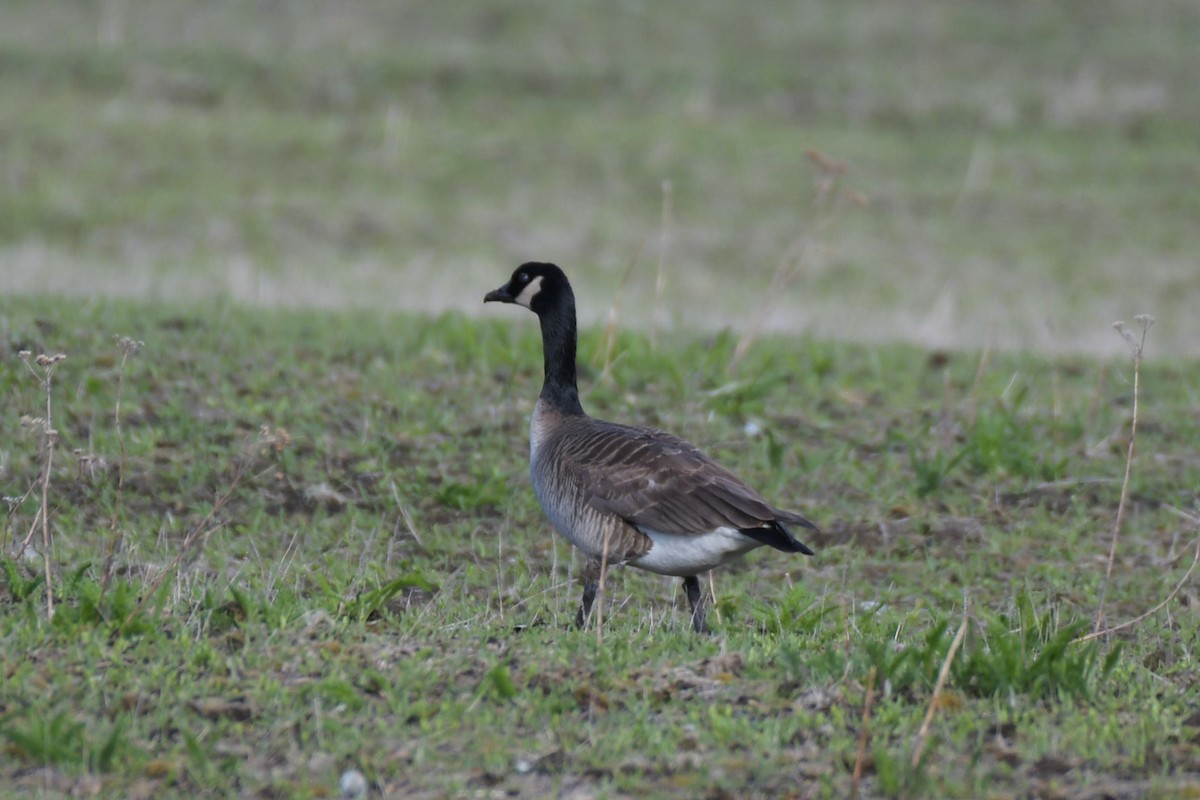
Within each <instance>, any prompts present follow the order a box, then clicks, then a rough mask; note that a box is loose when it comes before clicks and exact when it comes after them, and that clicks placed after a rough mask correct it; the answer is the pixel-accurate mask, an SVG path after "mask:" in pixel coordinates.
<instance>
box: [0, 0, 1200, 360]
mask: <svg viewBox="0 0 1200 800" xmlns="http://www.w3.org/2000/svg"><path fill="white" fill-rule="evenodd" d="M1197 30H1200V7H1198V6H1197V5H1196V4H1195V3H1194V2H1191V1H1190V0H1147V1H1146V2H1139V3H1136V4H1131V3H1128V2H1122V0H1088V2H1075V3H1045V2H1040V0H1018V1H1017V2H1004V3H961V2H957V0H920V2H909V3H896V2H887V1H886V0H854V1H853V2H843V3H826V2H817V1H816V0H808V1H807V2H792V0H788V1H787V2H784V1H783V0H770V1H769V2H760V3H756V4H755V6H754V8H753V9H746V8H743V7H741V6H740V5H737V4H729V3H725V2H719V1H718V0H701V2H691V3H687V4H686V5H684V4H682V3H678V2H658V3H641V2H633V1H632V0H630V1H628V2H617V3H611V2H598V1H592V2H573V3H557V2H551V0H537V1H536V2H529V1H528V0H522V2H461V3H453V4H444V3H393V2H387V0H363V1H362V2H354V3H331V2H327V1H326V0H289V1H288V2H270V1H268V0H252V1H250V2H247V1H246V0H237V1H236V2H235V1H234V0H97V2H92V3H80V2H74V1H73V0H11V2H5V3H4V4H3V8H0V119H2V120H3V122H4V125H3V131H2V133H0V160H2V162H3V164H4V167H3V169H2V170H0V182H2V183H0V259H2V263H3V270H4V278H3V280H4V286H5V287H6V288H9V287H11V289H13V290H17V291H21V292H39V291H55V292H70V293H73V294H76V295H80V296H84V297H90V296H94V295H96V294H101V293H103V294H110V295H112V294H116V295H132V296H136V297H143V298H150V299H158V298H165V299H171V298H177V297H180V296H188V297H195V296H201V295H203V296H213V295H216V296H220V295H228V296H232V297H235V298H237V299H240V300H243V301H247V302H254V303H261V304H268V305H289V306H313V305H318V306H336V307H345V306H361V305H368V306H374V307H378V308H382V309H385V310H398V309H407V310H416V311H426V312H434V313H437V312H440V311H442V310H445V309H458V310H463V309H469V310H471V312H472V313H474V310H475V298H474V296H473V295H471V294H464V293H463V292H462V291H461V289H462V287H463V286H466V285H481V284H487V283H491V282H493V281H494V272H495V270H496V268H497V265H498V264H500V265H504V266H505V267H509V268H511V266H512V265H513V264H516V263H519V262H521V261H525V260H529V259H530V258H538V259H542V260H553V261H557V262H559V263H562V264H564V265H566V266H568V267H571V268H573V269H574V271H575V272H576V273H585V274H587V275H588V277H589V281H590V285H591V286H593V287H596V288H595V289H594V290H595V291H598V292H601V293H602V296H604V297H606V298H607V297H610V296H612V294H613V293H614V291H615V288H616V287H617V286H618V285H619V284H620V283H621V281H622V278H623V276H624V275H625V272H626V270H627V268H628V267H629V265H630V264H634V265H636V267H637V269H635V271H634V273H633V274H634V277H633V279H632V284H631V291H629V292H627V293H626V295H625V302H626V312H627V313H626V316H627V319H628V321H629V322H628V324H636V325H639V326H642V327H646V325H647V318H648V317H649V316H650V315H651V312H652V305H653V304H652V301H651V300H650V298H652V297H653V294H654V292H653V287H654V285H655V273H656V265H657V264H658V262H659V260H660V255H661V258H662V261H663V264H664V265H665V268H666V271H667V275H668V285H669V287H670V291H671V293H672V296H673V298H674V300H675V302H674V303H673V304H672V305H671V306H669V307H668V308H667V309H665V310H664V313H663V314H662V317H663V319H664V321H672V322H677V323H679V324H681V325H683V326H686V327H690V328H693V329H697V328H698V329H702V330H718V329H720V328H722V327H724V326H726V325H733V326H735V327H740V326H743V325H745V324H747V322H748V321H753V322H754V323H755V324H762V325H765V326H766V327H769V328H772V329H776V330H780V331H789V332H798V331H806V332H812V333H815V334H818V335H820V336H822V337H836V338H841V339H853V340H870V341H893V340H897V339H900V340H907V341H912V342H917V343H921V344H923V345H926V346H937V347H946V346H956V347H964V346H965V347H985V346H991V345H1001V346H1005V347H1015V346H1019V347H1032V348H1036V349H1039V350H1042V351H1049V352H1085V351H1086V352H1093V353H1099V354H1103V355H1107V356H1116V355H1120V354H1122V352H1123V351H1122V350H1121V345H1120V343H1119V341H1118V342H1114V340H1113V338H1112V337H1111V335H1110V334H1109V333H1108V330H1107V326H1108V324H1109V323H1110V322H1112V321H1113V320H1116V319H1127V318H1128V317H1130V316H1131V315H1132V314H1135V313H1141V312H1151V313H1154V314H1155V315H1156V316H1157V317H1158V318H1159V325H1158V330H1157V331H1156V348H1155V350H1156V352H1157V353H1164V354H1165V353H1179V354H1189V355H1192V356H1196V355H1198V354H1200V345H1198V344H1197V343H1198V342H1200V318H1198V317H1197V315H1196V314H1195V313H1193V310H1194V309H1195V308H1196V306H1197V305H1198V304H1200V286H1198V282H1197V281H1196V280H1195V274H1196V263H1195V253H1197V252H1200V226H1197V225H1196V224H1195V221H1196V219H1198V218H1200V193H1198V192H1197V191H1196V186H1197V184H1198V183H1200V166H1198V162H1197V159H1196V149H1195V147H1196V145H1195V131H1196V130H1197V128H1198V127H1200V85H1198V84H1197V82H1196V80H1195V76H1196V75H1197V74H1200V49H1198V48H1196V47H1195V32H1196V31H1197ZM808 151H816V152H819V153H822V154H824V156H825V157H826V158H828V159H830V160H831V161H833V162H835V163H838V164H841V165H843V166H845V167H846V169H847V170H848V171H847V172H845V173H844V174H843V175H842V176H841V179H840V188H845V189H848V190H852V191H853V192H856V193H858V195H860V196H861V197H863V198H866V200H867V201H868V202H867V204H866V205H865V206H863V205H860V204H858V203H855V202H851V201H849V200H846V199H845V198H844V197H843V196H842V195H840V194H838V193H837V192H833V193H831V194H825V195H822V194H821V191H820V184H821V183H822V181H823V180H825V179H826V178H828V177H829V176H828V175H825V174H823V173H822V172H821V171H819V170H816V169H814V168H813V167H812V165H811V163H810V162H809V160H808V158H807V157H806V153H807V152H808ZM664 182H669V185H670V191H669V195H668V194H666V193H664ZM668 197H669V213H666V214H664V203H665V200H667V199H668ZM839 197H843V200H842V201H840V202H839V200H838V198H839ZM664 217H665V218H666V219H665V222H664ZM661 242H665V246H660V243H661ZM781 266H782V269H783V271H784V272H786V273H788V274H789V275H790V276H791V278H792V279H791V281H790V282H788V283H787V285H786V286H785V287H784V288H783V289H774V290H770V289H769V287H770V286H771V285H772V276H773V275H774V274H775V273H776V271H777V270H778V269H780V268H781ZM768 293H769V294H770V296H771V297H772V298H773V299H772V301H771V302H770V303H764V301H763V298H764V296H766V295H767V294H768ZM764 306H765V307H764ZM603 311H604V309H603V307H601V306H599V305H596V306H592V307H591V308H590V310H589V314H591V319H592V320H597V319H600V318H601V315H602V313H603Z"/></svg>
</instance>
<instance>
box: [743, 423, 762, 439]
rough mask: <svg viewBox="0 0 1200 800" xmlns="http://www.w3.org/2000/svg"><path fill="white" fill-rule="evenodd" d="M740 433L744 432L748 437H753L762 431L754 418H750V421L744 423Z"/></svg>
mask: <svg viewBox="0 0 1200 800" xmlns="http://www.w3.org/2000/svg"><path fill="white" fill-rule="evenodd" d="M742 433H744V434H746V435H747V436H749V437H750V438H754V437H755V436H758V435H759V434H760V433H762V425H759V424H758V423H757V422H755V421H754V420H751V421H749V422H747V423H746V424H745V426H744V427H743V428H742Z"/></svg>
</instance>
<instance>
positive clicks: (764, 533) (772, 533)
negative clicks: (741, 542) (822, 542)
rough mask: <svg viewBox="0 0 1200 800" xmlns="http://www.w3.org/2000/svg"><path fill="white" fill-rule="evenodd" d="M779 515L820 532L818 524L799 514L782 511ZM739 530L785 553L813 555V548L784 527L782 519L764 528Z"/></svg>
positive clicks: (788, 520) (785, 520) (794, 523)
mask: <svg viewBox="0 0 1200 800" xmlns="http://www.w3.org/2000/svg"><path fill="white" fill-rule="evenodd" d="M779 516H780V518H781V519H782V520H783V522H787V523H790V524H792V525H800V526H801V527H804V528H808V529H810V530H814V531H817V532H818V533H820V531H819V530H818V528H817V526H816V525H813V524H812V523H811V522H809V521H808V520H806V519H805V518H804V517H802V516H800V515H799V514H791V513H787V512H780V514H779ZM738 530H740V531H741V532H742V533H744V534H745V535H746V536H749V537H750V538H751V539H754V540H755V541H757V542H762V543H763V544H765V545H770V546H771V547H774V548H775V549H776V550H782V551H783V552H785V553H803V554H804V555H806V556H811V555H813V551H812V549H811V548H810V547H809V546H808V545H806V544H805V543H804V542H802V541H800V540H799V539H797V538H796V537H795V536H792V532H791V531H789V530H788V529H787V528H785V527H783V525H782V524H781V523H780V520H773V521H771V522H770V523H769V524H768V525H766V526H764V527H762V528H739V529H738Z"/></svg>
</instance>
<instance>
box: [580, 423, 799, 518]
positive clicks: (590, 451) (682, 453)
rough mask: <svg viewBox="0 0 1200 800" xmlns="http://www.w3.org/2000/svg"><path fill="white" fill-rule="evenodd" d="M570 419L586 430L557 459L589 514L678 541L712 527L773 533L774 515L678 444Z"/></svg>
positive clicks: (645, 432) (645, 431) (663, 436)
mask: <svg viewBox="0 0 1200 800" xmlns="http://www.w3.org/2000/svg"><path fill="white" fill-rule="evenodd" d="M577 419H578V423H577V424H578V425H579V426H580V427H583V428H586V430H576V431H574V432H573V434H572V436H570V437H568V438H569V439H570V441H571V445H570V446H569V447H566V448H563V450H562V451H561V452H560V457H561V458H562V461H563V464H564V466H565V467H566V469H568V470H570V471H571V472H572V473H573V474H574V475H575V476H576V478H577V480H578V481H579V482H580V485H581V488H582V491H583V495H584V499H585V500H586V501H587V502H588V503H589V504H590V505H592V506H593V507H595V508H597V509H599V510H601V511H604V512H607V513H611V514H615V515H617V516H618V517H621V518H622V519H625V520H627V521H629V522H630V523H631V524H633V525H635V526H637V527H639V528H643V529H650V530H655V531H662V532H664V533H674V534H682V535H688V534H701V533H707V532H709V531H711V530H713V529H714V528H719V527H730V528H738V529H755V528H763V527H766V528H772V529H773V528H775V527H776V525H775V521H776V519H777V516H778V515H779V512H776V510H775V509H773V508H771V506H770V505H768V504H767V502H766V501H765V500H763V498H762V497H760V496H759V495H758V493H757V492H755V491H754V490H752V489H750V488H749V487H748V486H746V485H745V484H744V483H742V481H741V480H740V479H738V477H737V476H736V475H734V474H733V473H732V472H730V471H729V470H727V469H725V468H724V467H722V466H721V465H720V464H717V463H716V462H715V461H713V460H712V459H711V458H709V457H708V456H706V455H705V454H704V453H702V452H700V451H699V450H697V449H696V448H695V447H693V446H692V445H690V444H688V443H687V442H685V441H683V440H682V439H679V438H677V437H675V436H672V435H670V434H668V433H663V432H661V431H655V430H651V429H649V428H635V427H629V426H624V425H617V424H614V423H610V422H602V421H600V420H594V419H590V418H577ZM788 517H789V519H795V518H798V519H803V518H802V517H798V515H793V514H789V515H788ZM789 538H790V537H789Z"/></svg>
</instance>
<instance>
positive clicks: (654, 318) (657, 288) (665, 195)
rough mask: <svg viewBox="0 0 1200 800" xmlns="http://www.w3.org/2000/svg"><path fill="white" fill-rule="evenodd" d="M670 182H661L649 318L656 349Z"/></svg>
mask: <svg viewBox="0 0 1200 800" xmlns="http://www.w3.org/2000/svg"><path fill="white" fill-rule="evenodd" d="M671 194H672V188H671V181H670V179H669V178H668V179H666V180H664V181H663V182H662V218H661V220H660V223H659V229H658V274H657V275H656V277H655V279H654V312H653V314H652V315H651V317H650V346H651V347H658V326H659V324H660V319H661V317H662V301H663V295H664V294H666V290H667V247H668V245H669V244H670V242H671V236H670V234H671Z"/></svg>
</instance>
